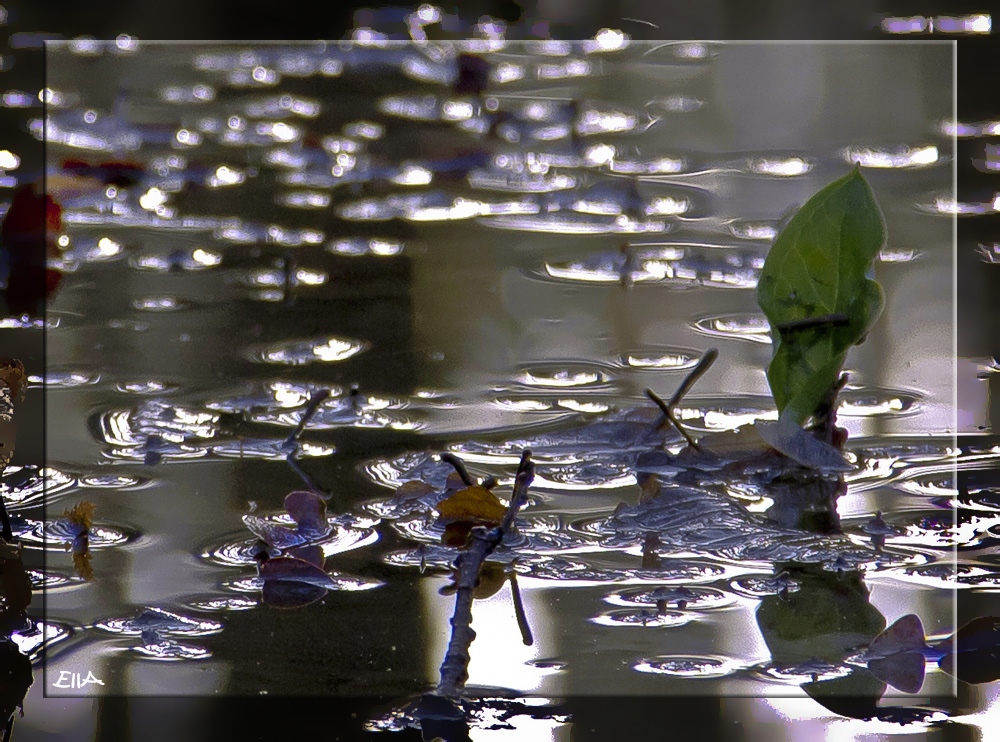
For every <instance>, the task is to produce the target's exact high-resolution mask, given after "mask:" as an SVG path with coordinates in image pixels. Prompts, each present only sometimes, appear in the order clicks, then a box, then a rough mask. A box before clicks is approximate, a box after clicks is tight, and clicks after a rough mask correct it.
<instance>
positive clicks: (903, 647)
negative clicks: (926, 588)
mask: <svg viewBox="0 0 1000 742" xmlns="http://www.w3.org/2000/svg"><path fill="white" fill-rule="evenodd" d="M925 649H928V647H927V644H926V642H925V640H924V625H923V624H922V623H920V618H919V617H918V616H916V615H915V614H913V613H909V614H907V615H905V616H903V617H902V618H901V619H899V620H898V621H896V623H894V624H893V625H892V626H890V627H889V628H887V629H886V630H885V631H883V632H882V633H881V634H879V635H878V636H876V637H875V639H873V640H872V643H871V646H869V647H868V651H867V652H865V654H864V658H865V659H866V660H872V659H880V658H882V657H889V656H890V655H894V654H900V653H903V652H922V651H923V650H925ZM921 656H922V655H921ZM896 687H897V688H898V687H899V686H896Z"/></svg>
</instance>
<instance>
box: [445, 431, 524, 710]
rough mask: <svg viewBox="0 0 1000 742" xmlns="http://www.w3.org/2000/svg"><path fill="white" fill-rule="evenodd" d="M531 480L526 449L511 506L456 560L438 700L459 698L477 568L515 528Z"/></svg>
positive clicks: (473, 634) (474, 535)
mask: <svg viewBox="0 0 1000 742" xmlns="http://www.w3.org/2000/svg"><path fill="white" fill-rule="evenodd" d="M452 465H453V466H454V464H452ZM534 476H535V465H534V464H533V463H532V461H531V451H529V450H527V449H525V450H524V453H523V454H522V455H521V464H520V466H518V468H517V477H516V478H515V480H514V493H513V494H512V495H511V498H510V506H509V507H508V508H507V512H506V513H504V517H503V520H502V521H501V522H500V525H499V526H497V527H496V528H491V529H489V530H487V529H485V528H481V527H479V528H473V529H472V533H471V539H470V544H469V548H468V549H466V550H465V551H463V552H461V553H460V554H459V555H458V559H456V560H455V568H456V571H457V573H458V574H457V576H456V579H455V584H456V586H457V590H456V592H455V612H454V614H453V615H452V617H451V641H449V642H448V651H447V652H446V653H445V656H444V661H443V662H442V663H441V682H439V683H438V686H437V689H436V690H435V694H436V695H438V696H445V697H456V696H459V695H460V694H461V692H462V687H463V686H464V685H465V681H466V679H467V678H468V676H469V673H468V669H469V647H471V646H472V641H473V639H475V638H476V632H475V631H473V629H472V601H473V591H474V590H475V589H476V584H477V583H478V582H479V568H480V566H482V563H483V562H484V561H485V560H486V557H488V556H489V555H490V554H491V553H492V552H493V550H494V549H495V548H496V547H497V546H498V545H499V544H500V543H501V542H502V541H503V538H504V535H505V534H506V533H507V531H509V530H510V528H511V526H512V525H513V524H514V519H515V518H516V517H517V512H518V510H520V509H521V507H522V506H523V505H524V503H525V502H527V500H528V486H529V485H530V484H531V480H532V479H534Z"/></svg>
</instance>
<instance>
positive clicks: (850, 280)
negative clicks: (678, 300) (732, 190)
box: [757, 168, 885, 424]
mask: <svg viewBox="0 0 1000 742" xmlns="http://www.w3.org/2000/svg"><path fill="white" fill-rule="evenodd" d="M884 242H885V227H884V222H883V218H882V212H881V211H880V210H879V207H878V204H877V203H876V201H875V197H874V194H873V193H872V191H871V188H870V187H869V186H868V183H867V181H866V180H865V179H864V176H862V175H861V171H860V169H859V168H855V169H854V171H853V172H851V173H850V174H849V175H847V176H845V177H843V178H841V179H839V180H836V181H834V182H833V183H831V184H830V185H828V186H826V187H825V188H823V189H822V190H820V191H819V192H818V193H817V194H816V195H814V196H813V197H812V198H810V199H809V200H808V201H807V202H806V203H805V205H803V207H802V208H801V209H800V210H799V211H798V213H797V214H796V215H795V216H794V217H792V219H791V221H790V222H789V223H788V225H787V226H786V227H785V228H784V229H782V231H781V233H780V234H779V235H778V237H777V238H776V239H775V241H774V245H773V246H772V247H771V250H770V251H769V252H768V255H767V259H766V261H765V262H764V268H763V269H762V271H761V274H760V280H759V281H758V284H757V303H758V304H760V307H761V309H763V310H764V314H766V315H767V319H768V321H769V322H770V324H771V335H772V337H773V338H774V340H775V342H776V347H775V349H774V356H773V358H772V359H771V365H770V366H769V367H768V370H767V380H768V382H769V383H770V385H771V394H772V395H773V396H774V401H775V403H776V404H777V406H778V409H779V411H781V413H782V414H783V415H786V416H788V418H789V419H791V420H793V421H794V422H796V423H800V424H801V423H802V422H803V421H804V420H805V419H806V418H807V417H809V416H810V415H811V414H813V412H814V411H815V410H816V408H817V406H818V405H819V404H820V402H821V400H822V399H823V396H824V395H825V394H826V392H827V391H828V390H829V389H830V388H831V387H832V386H833V385H834V383H836V381H837V378H838V376H839V374H840V369H841V366H842V365H843V363H844V357H845V356H846V355H847V350H848V349H849V348H850V347H851V346H852V345H854V344H856V343H858V342H860V341H861V340H862V339H863V338H864V336H865V333H866V332H867V331H868V327H869V326H870V325H871V324H872V322H874V321H875V319H876V318H877V317H878V315H879V313H880V312H881V310H882V303H883V299H882V289H881V287H880V286H879V285H878V283H876V282H875V280H874V273H873V270H872V263H873V261H874V260H875V258H876V257H877V255H878V253H879V250H880V249H881V248H882V245H883V244H884Z"/></svg>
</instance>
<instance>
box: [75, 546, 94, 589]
mask: <svg viewBox="0 0 1000 742" xmlns="http://www.w3.org/2000/svg"><path fill="white" fill-rule="evenodd" d="M90 556H91V554H90V549H85V550H83V551H79V552H78V551H74V552H73V569H75V570H76V573H77V574H78V575H80V577H82V578H83V579H85V580H88V581H89V580H93V579H94V568H93V567H92V566H91V565H90Z"/></svg>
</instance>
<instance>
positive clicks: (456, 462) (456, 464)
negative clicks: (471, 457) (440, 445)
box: [440, 453, 476, 487]
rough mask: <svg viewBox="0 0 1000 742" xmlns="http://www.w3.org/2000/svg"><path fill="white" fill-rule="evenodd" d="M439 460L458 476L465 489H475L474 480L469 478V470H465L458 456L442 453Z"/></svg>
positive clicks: (463, 463)
mask: <svg viewBox="0 0 1000 742" xmlns="http://www.w3.org/2000/svg"><path fill="white" fill-rule="evenodd" d="M440 459H441V460H442V461H444V462H445V463H446V464H451V465H452V467H453V468H454V469H455V471H457V472H458V476H460V477H461V478H462V482H464V483H465V486H466V487H475V486H476V480H475V479H473V478H472V477H471V476H469V470H468V469H466V468H465V462H463V461H462V460H461V459H460V458H458V456H456V455H455V454H452V453H443V454H441V456H440Z"/></svg>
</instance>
